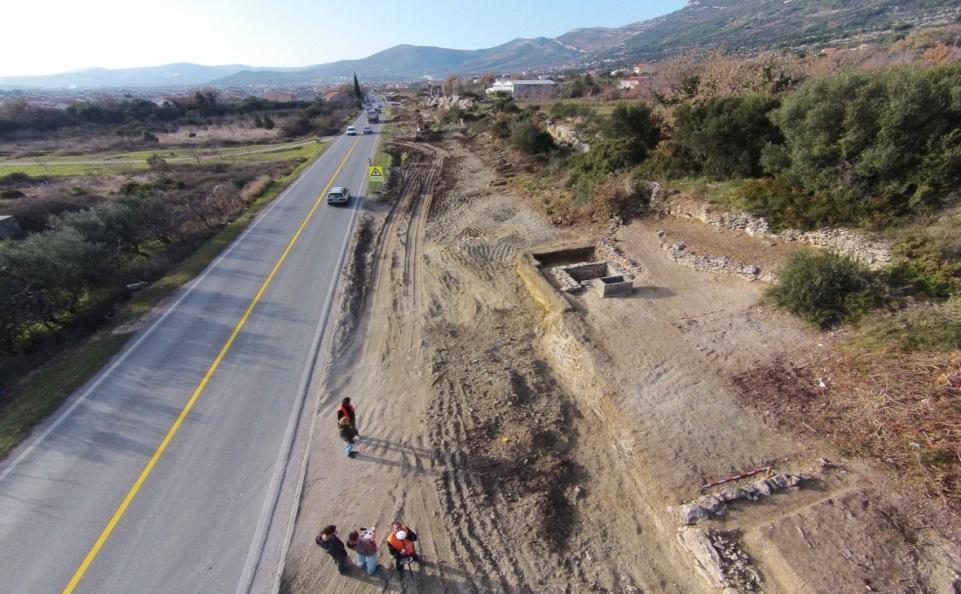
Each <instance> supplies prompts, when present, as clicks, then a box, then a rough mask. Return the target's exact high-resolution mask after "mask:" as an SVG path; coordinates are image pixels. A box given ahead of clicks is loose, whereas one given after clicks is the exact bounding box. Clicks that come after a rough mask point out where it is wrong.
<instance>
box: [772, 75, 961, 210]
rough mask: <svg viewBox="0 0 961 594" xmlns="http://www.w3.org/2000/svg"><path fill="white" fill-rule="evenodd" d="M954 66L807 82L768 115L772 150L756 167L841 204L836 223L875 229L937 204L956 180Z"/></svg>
mask: <svg viewBox="0 0 961 594" xmlns="http://www.w3.org/2000/svg"><path fill="white" fill-rule="evenodd" d="M958 88H961V65H951V66H945V67H940V68H931V69H918V68H914V67H898V68H888V69H884V70H878V71H871V72H863V71H854V72H848V73H844V74H840V75H834V76H831V77H827V78H821V79H815V80H812V81H810V82H808V83H806V84H805V85H803V86H802V87H801V88H800V89H799V90H798V91H796V92H795V93H792V94H790V95H788V96H787V97H786V98H785V99H784V103H783V105H782V106H781V107H780V108H779V109H777V110H775V111H774V112H773V113H772V114H771V118H772V120H773V121H774V122H775V123H776V124H777V126H778V128H779V129H780V131H781V133H782V134H783V135H784V146H783V148H782V149H777V148H769V149H766V150H765V167H766V168H767V170H768V171H769V172H772V173H783V174H784V175H785V176H786V178H787V179H788V180H789V182H790V183H791V185H793V186H795V187H797V188H799V189H801V190H803V191H804V192H805V193H807V194H808V195H811V196H814V195H819V194H826V195H828V196H830V201H831V202H832V203H834V204H842V203H844V204H847V206H845V207H844V208H843V211H844V213H846V214H845V216H846V218H847V220H846V221H845V222H847V223H855V224H861V225H865V226H885V225H889V224H891V222H893V221H894V220H896V219H897V218H899V217H902V216H905V215H913V214H918V213H922V212H925V211H928V210H930V209H932V208H934V207H937V206H938V205H940V204H941V203H942V201H943V200H944V199H945V197H946V196H947V195H948V194H950V193H951V192H952V191H954V189H955V188H956V187H957V185H958V183H959V181H961V95H959V93H958Z"/></svg>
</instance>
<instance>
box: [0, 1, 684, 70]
mask: <svg viewBox="0 0 961 594" xmlns="http://www.w3.org/2000/svg"><path fill="white" fill-rule="evenodd" d="M5 4H6V6H4V9H3V20H4V22H5V24H6V26H5V27H4V31H3V35H0V76H22V75H39V74H53V73H59V72H66V71H70V70H80V69H84V68H92V67H101V68H131V67H138V66H157V65H161V64H169V63H172V62H193V63H195V64H207V65H216V64H246V65H249V66H307V65H311V64H321V63H324V62H332V61H335V60H340V59H345V58H363V57H365V56H368V55H370V54H373V53H375V52H378V51H380V50H383V49H387V48H388V47H391V46H394V45H397V44H399V43H410V44H413V45H435V46H440V47H449V48H455V49H478V48H484V47H491V46H494V45H499V44H501V43H504V42H506V41H509V40H511V39H514V38H516V37H540V36H544V37H556V36H558V35H560V34H562V33H564V32H566V31H569V30H570V29H574V28H577V27H618V26H622V25H626V24H628V23H634V22H637V21H642V20H647V19H651V18H654V17H657V16H661V15H663V14H667V13H669V12H673V11H675V10H678V9H680V8H682V7H683V6H684V4H685V0H634V1H630V0H443V1H431V0H393V1H389V2H388V1H382V0H361V1H346V0H341V1H333V0H312V1H311V0H273V1H272V2H266V1H262V0H261V1H253V0H161V1H154V2H138V1H136V0H12V1H11V2H7V3H5Z"/></svg>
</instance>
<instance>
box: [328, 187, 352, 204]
mask: <svg viewBox="0 0 961 594" xmlns="http://www.w3.org/2000/svg"><path fill="white" fill-rule="evenodd" d="M348 202H350V190H348V189H347V188H345V187H343V186H334V187H333V188H331V189H330V191H329V192H327V204H347V203H348Z"/></svg>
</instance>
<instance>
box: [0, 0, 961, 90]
mask: <svg viewBox="0 0 961 594" xmlns="http://www.w3.org/2000/svg"><path fill="white" fill-rule="evenodd" d="M958 20H961V0H914V1H913V2H911V3H905V2H903V0H844V1H842V0H710V1H709V2H708V1H707V0H704V1H702V0H688V3H687V5H686V6H684V7H683V8H681V9H679V10H676V11H674V12H672V13H669V14H666V15H663V16H660V17H657V18H655V19H651V20H647V21H639V22H635V23H630V24H628V25H625V26H623V27H614V28H610V27H581V28H575V29H572V30H570V31H568V32H566V33H564V34H562V35H559V36H558V37H556V38H549V37H532V38H523V37H521V38H517V39H513V40H511V41H508V42H506V43H502V44H500V45H497V46H494V47H489V48H482V49H475V50H458V49H450V48H443V47H437V46H424V45H412V44H399V45H395V46H393V47H390V48H387V49H384V50H382V51H379V52H376V53H374V54H371V55H370V56H367V57H365V58H358V59H349V60H339V61H336V62H330V63H326V64H317V65H311V66H303V67H298V68H258V67H251V66H246V65H243V64H232V65H223V66H201V65H197V64H190V63H177V64H165V65H162V66H153V67H146V68H131V69H120V70H107V69H88V70H84V71H77V72H72V73H62V74H53V75H46V76H36V77H0V88H10V87H19V88H31V87H32V88H41V87H46V88H57V87H61V88H70V87H97V86H100V87H138V86H140V87H151V86H152V87H164V86H202V85H211V86H230V87H245V86H275V85H281V86H283V85H290V86H294V85H304V84H331V83H338V82H346V81H349V80H350V79H351V78H352V77H353V75H354V73H356V74H357V75H358V76H359V77H360V78H361V79H362V80H367V81H370V82H401V81H407V80H417V79H425V78H442V77H445V76H447V75H450V74H461V75H478V74H487V73H491V74H495V75H500V74H508V73H512V72H514V73H516V72H525V71H531V70H534V71H549V70H559V69H564V68H579V67H586V66H589V65H590V66H597V65H602V64H604V65H612V66H613V65H615V64H630V63H631V61H634V62H638V61H652V60H657V59H660V58H663V57H666V56H669V55H672V54H677V53H684V52H704V51H711V50H714V49H725V50H727V51H731V52H734V53H738V52H751V51H759V50H762V49H771V48H780V49H792V48H794V49H796V48H803V47H810V46H815V45H818V44H820V45H825V44H830V43H840V42H852V40H868V41H870V40H872V39H877V38H880V37H883V36H884V35H896V34H898V32H903V31H904V30H906V29H910V28H912V27H915V26H924V25H930V24H938V23H948V22H955V21H958Z"/></svg>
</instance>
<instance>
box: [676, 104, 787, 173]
mask: <svg viewBox="0 0 961 594" xmlns="http://www.w3.org/2000/svg"><path fill="white" fill-rule="evenodd" d="M778 104H779V103H778V100H777V99H776V98H774V97H770V96H767V95H745V96H743V97H726V98H724V99H710V100H708V101H706V102H705V103H703V104H684V105H681V106H680V107H678V109H677V111H676V112H675V122H674V129H673V131H672V133H671V151H672V159H671V160H670V161H669V163H668V164H669V165H670V167H671V168H672V169H674V171H673V173H674V175H676V176H685V175H705V176H708V177H712V178H715V179H719V178H730V177H758V176H760V175H761V173H762V167H761V153H762V150H763V149H764V147H765V146H767V145H769V144H778V143H780V142H781V134H780V132H779V131H778V129H777V128H776V127H775V126H774V124H773V123H772V122H771V121H770V119H769V118H768V114H769V113H770V112H771V110H773V109H775V108H776V107H777V106H778Z"/></svg>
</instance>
